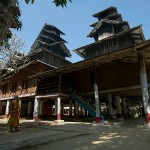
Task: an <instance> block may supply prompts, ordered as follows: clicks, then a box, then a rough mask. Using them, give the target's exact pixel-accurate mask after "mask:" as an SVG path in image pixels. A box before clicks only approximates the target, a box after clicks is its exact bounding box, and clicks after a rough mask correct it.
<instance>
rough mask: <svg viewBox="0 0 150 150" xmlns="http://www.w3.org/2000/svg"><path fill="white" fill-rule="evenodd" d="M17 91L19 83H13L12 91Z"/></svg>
mask: <svg viewBox="0 0 150 150" xmlns="http://www.w3.org/2000/svg"><path fill="white" fill-rule="evenodd" d="M16 90H17V82H13V83H12V89H11V91H12V92H16Z"/></svg>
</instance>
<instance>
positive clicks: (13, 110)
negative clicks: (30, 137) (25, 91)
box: [8, 96, 20, 132]
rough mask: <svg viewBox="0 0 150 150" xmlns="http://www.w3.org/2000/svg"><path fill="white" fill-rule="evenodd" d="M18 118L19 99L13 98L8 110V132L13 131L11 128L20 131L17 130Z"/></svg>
mask: <svg viewBox="0 0 150 150" xmlns="http://www.w3.org/2000/svg"><path fill="white" fill-rule="evenodd" d="M19 116H20V105H19V98H18V96H15V97H14V100H13V101H12V102H11V104H10V108H9V120H8V124H9V126H10V132H12V131H13V128H15V131H20V130H19V129H18V126H19Z"/></svg>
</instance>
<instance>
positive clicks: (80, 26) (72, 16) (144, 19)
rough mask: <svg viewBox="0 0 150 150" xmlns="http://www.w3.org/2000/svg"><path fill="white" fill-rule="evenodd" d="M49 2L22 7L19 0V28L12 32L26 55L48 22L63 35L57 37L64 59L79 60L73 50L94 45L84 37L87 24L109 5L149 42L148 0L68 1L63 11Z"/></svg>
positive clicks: (149, 18) (40, 0) (37, 2)
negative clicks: (139, 28) (66, 55)
mask: <svg viewBox="0 0 150 150" xmlns="http://www.w3.org/2000/svg"><path fill="white" fill-rule="evenodd" d="M52 1H53V0H35V3H34V4H26V3H25V2H24V0H19V3H20V9H21V18H20V19H21V21H22V23H23V27H22V30H21V31H15V33H16V34H17V36H18V37H20V38H22V40H23V41H25V45H26V46H25V47H24V48H23V49H24V52H25V53H28V52H29V50H30V48H31V46H32V44H33V42H34V41H35V39H36V37H37V36H38V34H39V33H40V31H41V29H42V28H43V26H44V24H45V23H48V24H51V25H54V26H56V27H57V28H58V29H60V30H61V31H62V32H64V33H65V34H66V35H63V36H61V37H62V38H63V39H64V40H66V41H67V42H68V43H66V46H67V48H68V49H69V50H70V52H71V54H72V57H71V58H67V59H68V60H69V61H71V62H77V61H81V60H82V58H81V57H80V56H78V55H77V54H76V53H75V52H73V50H74V49H76V48H79V47H81V46H84V45H87V44H90V43H92V42H94V39H93V38H89V37H87V35H88V33H89V32H90V31H91V30H92V27H90V24H92V23H95V22H97V18H94V17H92V15H93V14H95V13H97V12H100V11H102V10H104V9H106V8H108V7H110V6H115V7H117V10H118V12H119V13H120V14H122V18H123V20H124V21H128V22H129V25H130V27H131V28H132V27H135V26H138V25H141V24H142V29H143V32H144V35H145V38H146V39H150V8H149V7H150V0H72V3H70V2H68V4H67V7H66V8H62V7H56V6H55V4H54V3H52Z"/></svg>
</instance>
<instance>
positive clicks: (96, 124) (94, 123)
mask: <svg viewBox="0 0 150 150" xmlns="http://www.w3.org/2000/svg"><path fill="white" fill-rule="evenodd" d="M104 124H105V123H104V121H101V122H99V123H96V121H93V123H92V126H93V127H101V126H104Z"/></svg>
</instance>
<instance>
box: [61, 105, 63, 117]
mask: <svg viewBox="0 0 150 150" xmlns="http://www.w3.org/2000/svg"><path fill="white" fill-rule="evenodd" d="M61 115H62V116H63V115H64V103H63V102H61Z"/></svg>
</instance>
